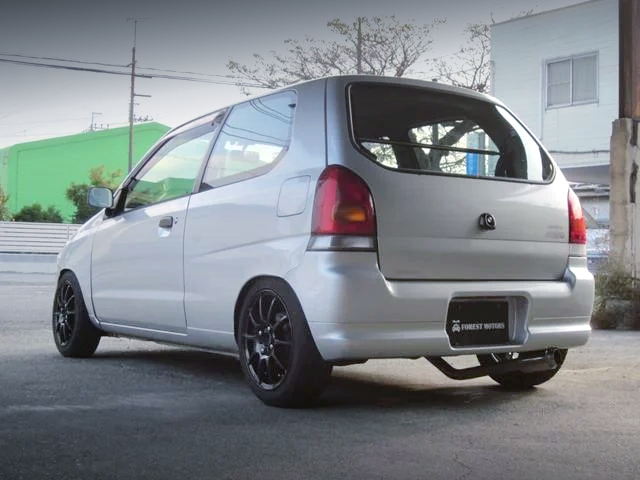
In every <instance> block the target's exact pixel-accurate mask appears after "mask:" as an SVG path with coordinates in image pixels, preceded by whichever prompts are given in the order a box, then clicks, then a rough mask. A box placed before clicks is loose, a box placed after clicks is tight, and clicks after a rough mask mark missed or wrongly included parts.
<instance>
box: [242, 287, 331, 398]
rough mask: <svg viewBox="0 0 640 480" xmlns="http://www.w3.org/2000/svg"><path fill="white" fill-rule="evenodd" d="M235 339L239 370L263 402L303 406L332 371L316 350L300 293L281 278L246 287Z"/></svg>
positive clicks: (319, 391) (316, 393) (325, 382)
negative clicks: (240, 367)
mask: <svg viewBox="0 0 640 480" xmlns="http://www.w3.org/2000/svg"><path fill="white" fill-rule="evenodd" d="M237 340H238V349H239V352H240V365H241V366H242V371H243V372H244V375H245V377H246V378H247V381H248V383H249V386H250V387H251V390H252V391H253V393H254V394H255V395H256V396H257V397H258V398H259V399H260V400H262V401H263V402H264V403H265V404H267V405H272V406H277V407H302V406H307V405H309V404H310V403H312V402H313V401H314V400H315V399H316V398H317V397H318V396H319V395H320V393H321V392H322V390H323V389H324V387H325V385H326V384H327V381H328V379H329V376H330V375H331V369H332V366H331V365H330V364H328V363H326V362H325V361H324V360H323V359H322V357H321V355H320V353H319V352H318V349H317V347H316V345H315V343H314V341H313V338H312V336H311V332H310V330H309V326H308V325H307V320H306V318H305V315H304V312H303V311H302V307H301V306H300V302H299V301H298V298H297V297H296V295H295V293H294V292H293V291H292V290H291V288H290V287H289V285H287V284H286V283H285V282H284V281H282V280H277V279H260V280H258V281H256V282H255V283H254V284H253V285H252V286H251V287H250V288H249V291H248V292H247V294H246V296H245V298H244V301H243V302H242V307H241V310H240V317H239V323H238V338H237Z"/></svg>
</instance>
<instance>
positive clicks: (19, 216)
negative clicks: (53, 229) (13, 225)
mask: <svg viewBox="0 0 640 480" xmlns="http://www.w3.org/2000/svg"><path fill="white" fill-rule="evenodd" d="M13 219H14V220H15V221H16V222H44V223H62V214H61V213H60V211H59V210H58V209H57V208H56V207H54V206H53V205H49V207H48V208H47V209H46V210H44V209H43V208H42V205H40V204H39V203H34V204H32V205H25V206H24V207H22V209H21V210H20V211H19V212H18V213H16V214H15V215H14V216H13Z"/></svg>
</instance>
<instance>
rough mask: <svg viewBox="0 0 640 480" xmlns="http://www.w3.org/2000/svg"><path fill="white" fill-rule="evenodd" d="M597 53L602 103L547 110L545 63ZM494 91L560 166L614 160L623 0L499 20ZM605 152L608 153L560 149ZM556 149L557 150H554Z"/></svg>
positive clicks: (494, 36) (600, 0)
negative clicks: (612, 140) (612, 146)
mask: <svg viewBox="0 0 640 480" xmlns="http://www.w3.org/2000/svg"><path fill="white" fill-rule="evenodd" d="M594 51H597V52H598V67H599V72H598V83H599V85H598V96H599V99H598V102H597V103H593V104H588V105H579V106H569V107H560V108H553V109H546V108H545V94H544V89H545V62H546V61H548V60H552V59H555V58H559V57H565V56H571V55H578V54H582V53H588V52H594ZM492 61H493V65H494V74H493V75H494V83H493V93H494V95H495V96H496V97H498V98H499V99H501V100H502V101H504V102H505V103H506V104H507V105H508V106H509V107H510V108H511V109H512V110H514V112H515V113H516V114H517V115H518V116H519V117H520V118H521V119H522V120H523V121H524V122H525V123H526V124H527V125H528V126H529V128H531V129H532V130H533V132H534V133H535V134H536V135H537V136H538V137H539V138H540V139H541V140H542V142H543V143H544V145H545V146H546V147H547V148H548V149H549V150H551V151H552V154H553V156H554V158H555V159H556V161H557V162H558V164H559V165H560V167H567V166H579V165H594V164H607V163H609V153H607V152H606V151H608V150H609V140H610V136H611V123H612V122H613V120H614V119H615V118H617V116H618V0H595V1H591V2H587V3H582V4H579V5H575V6H572V7H566V8H562V9H559V10H554V11H550V12H545V13H541V14H537V15H532V16H529V17H524V18H521V19H516V20H511V21H508V22H504V23H500V24H496V25H494V26H493V28H492ZM593 150H605V152H604V153H599V154H594V153H593V152H590V153H586V154H576V153H564V154H563V153H560V152H561V151H562V152H584V151H593ZM554 152H557V153H554Z"/></svg>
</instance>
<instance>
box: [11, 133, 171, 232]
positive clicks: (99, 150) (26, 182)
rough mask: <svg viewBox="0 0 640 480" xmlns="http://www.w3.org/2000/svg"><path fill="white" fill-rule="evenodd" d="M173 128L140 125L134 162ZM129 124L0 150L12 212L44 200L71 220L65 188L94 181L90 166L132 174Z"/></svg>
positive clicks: (72, 209) (71, 205) (72, 211)
mask: <svg viewBox="0 0 640 480" xmlns="http://www.w3.org/2000/svg"><path fill="white" fill-rule="evenodd" d="M168 130H169V127H167V126H165V125H161V124H159V123H155V122H152V123H144V124H140V125H136V126H135V127H134V155H133V163H134V165H135V163H137V162H138V161H139V160H140V158H142V156H143V155H144V154H145V153H146V151H147V150H148V149H149V148H150V147H151V146H152V145H153V144H154V143H155V142H156V141H157V140H158V139H159V138H160V137H161V136H162V135H163V134H164V133H166V132H167V131H168ZM128 152H129V128H128V127H123V128H114V129H110V130H99V131H95V132H87V133H82V134H78V135H71V136H68V137H58V138H52V139H48V140H40V141H37V142H29V143H23V144H19V145H14V146H12V147H9V148H8V149H5V150H4V151H1V152H0V184H1V185H2V187H3V189H4V190H5V192H6V193H8V194H9V211H10V212H11V213H16V212H18V211H19V210H20V209H21V208H22V207H24V206H25V205H31V204H33V203H39V204H41V205H42V206H43V208H47V207H48V206H49V205H53V206H55V207H56V208H57V209H58V210H60V212H61V213H62V216H63V217H64V218H65V220H66V221H69V220H70V219H71V218H72V216H73V213H74V211H75V206H74V205H73V204H72V203H71V202H70V201H69V200H67V198H66V196H65V192H66V190H67V187H68V186H69V185H70V184H71V183H88V182H89V170H91V169H92V168H95V167H99V166H101V165H104V166H105V171H106V173H110V172H113V171H115V170H120V171H121V173H122V177H124V175H125V174H126V172H127V164H128V158H129V157H128V155H129V153H128Z"/></svg>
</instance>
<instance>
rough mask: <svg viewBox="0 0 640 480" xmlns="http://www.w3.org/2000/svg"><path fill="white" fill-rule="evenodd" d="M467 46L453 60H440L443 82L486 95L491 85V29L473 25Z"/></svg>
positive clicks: (468, 30) (468, 26)
mask: <svg viewBox="0 0 640 480" xmlns="http://www.w3.org/2000/svg"><path fill="white" fill-rule="evenodd" d="M464 31H465V34H466V36H467V42H466V43H465V45H463V46H462V47H460V50H459V51H458V53H457V54H456V55H455V57H454V58H453V59H448V60H436V62H435V70H436V72H437V74H438V77H439V79H440V81H442V82H443V83H448V84H451V85H454V86H456V87H466V88H470V89H472V90H476V91H478V92H482V93H486V92H488V91H489V88H490V81H491V26H490V25H487V24H484V23H473V24H469V25H467V27H466V28H465V30H464Z"/></svg>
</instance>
